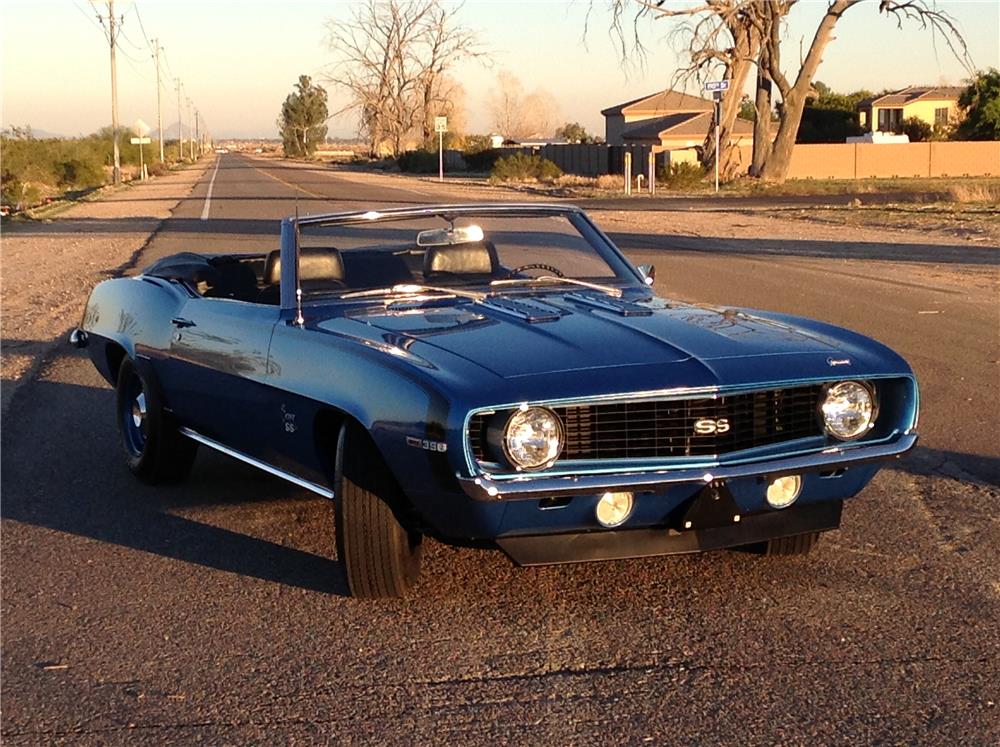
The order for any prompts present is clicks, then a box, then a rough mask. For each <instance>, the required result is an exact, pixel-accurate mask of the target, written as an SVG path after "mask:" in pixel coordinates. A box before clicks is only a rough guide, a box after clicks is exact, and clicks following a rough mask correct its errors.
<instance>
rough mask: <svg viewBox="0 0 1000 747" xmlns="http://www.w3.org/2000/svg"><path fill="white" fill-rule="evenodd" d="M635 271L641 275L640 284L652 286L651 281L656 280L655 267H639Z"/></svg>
mask: <svg viewBox="0 0 1000 747" xmlns="http://www.w3.org/2000/svg"><path fill="white" fill-rule="evenodd" d="M636 269H637V270H638V271H639V274H640V275H642V282H644V283H645V284H646V285H652V284H653V281H654V280H656V267H654V266H653V265H639V266H638V267H637V268H636Z"/></svg>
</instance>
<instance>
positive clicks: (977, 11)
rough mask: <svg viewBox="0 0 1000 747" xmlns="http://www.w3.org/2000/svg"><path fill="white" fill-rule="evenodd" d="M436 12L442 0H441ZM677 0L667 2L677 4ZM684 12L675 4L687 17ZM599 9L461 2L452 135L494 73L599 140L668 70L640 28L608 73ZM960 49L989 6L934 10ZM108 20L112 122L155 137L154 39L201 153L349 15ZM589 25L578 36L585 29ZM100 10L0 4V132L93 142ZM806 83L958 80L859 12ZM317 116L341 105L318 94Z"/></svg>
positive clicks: (477, 112) (100, 78) (132, 15)
mask: <svg viewBox="0 0 1000 747" xmlns="http://www.w3.org/2000/svg"><path fill="white" fill-rule="evenodd" d="M442 1H444V2H447V0H442ZM684 2H685V0H668V3H675V4H678V5H680V4H682V3H684ZM687 4H690V3H687ZM607 5H608V0H593V1H592V2H591V0H559V1H550V2H546V1H544V0H536V1H535V2H498V1H497V0H468V2H466V3H465V5H464V6H463V7H462V8H461V10H460V12H459V18H460V21H461V23H462V24H463V25H464V26H466V27H467V28H470V29H473V30H475V31H476V32H477V33H478V35H479V38H480V40H481V41H482V43H483V45H484V46H485V47H486V48H487V49H488V50H489V52H490V54H489V55H488V60H487V64H481V63H479V62H460V63H458V64H457V65H456V67H455V68H454V70H453V75H454V76H455V78H456V79H457V80H458V81H459V82H461V84H462V86H463V87H464V89H465V91H466V108H467V110H468V115H467V120H468V127H467V129H468V131H469V132H480V133H486V132H489V131H490V130H492V129H493V123H492V121H491V118H490V116H489V111H488V110H489V106H488V102H489V96H490V91H491V89H493V88H495V85H496V78H497V74H498V73H499V72H500V71H508V72H510V73H513V74H514V75H515V76H517V77H518V78H519V79H520V80H521V82H522V83H523V85H524V87H525V89H526V90H528V91H530V90H533V89H536V88H542V89H544V90H546V91H548V92H549V93H551V94H552V96H553V97H554V99H555V101H556V103H557V105H558V107H559V117H558V119H559V121H561V122H562V121H576V122H579V123H581V124H582V125H584V127H586V129H587V130H588V131H590V132H594V133H598V134H603V132H604V125H603V118H602V117H601V115H600V110H601V109H604V108H607V107H610V106H613V105H615V104H618V103H621V102H623V101H627V100H629V99H633V98H638V97H640V96H644V95H646V94H649V93H653V92H656V91H659V90H662V89H664V88H666V87H669V85H670V83H671V78H672V76H673V75H674V72H675V70H676V69H677V67H678V63H679V61H680V60H681V57H680V55H678V53H677V52H676V50H674V49H673V47H672V44H671V42H670V40H669V39H668V38H667V36H668V32H669V31H670V29H671V28H672V27H673V26H674V25H676V21H672V20H667V19H660V20H656V21H654V20H647V21H643V22H642V23H640V26H639V33H640V36H641V38H642V40H643V42H644V44H645V46H646V47H647V49H648V53H647V56H646V59H645V62H644V64H641V65H639V64H635V61H634V58H633V61H632V62H630V63H628V64H624V65H623V63H622V60H621V51H620V46H619V45H618V44H617V42H616V41H615V39H614V38H613V37H612V36H611V35H610V34H609V32H608V28H609V16H608V13H607V11H606V8H607ZM825 6H826V2H825V0H802V2H801V3H800V5H799V6H797V7H796V8H795V10H794V11H793V13H792V16H791V20H790V23H789V26H788V28H787V31H786V36H785V43H784V46H783V50H784V56H785V59H786V60H788V59H791V60H797V58H798V49H799V45H800V43H802V44H804V45H805V46H806V48H808V44H809V42H810V41H811V39H812V36H813V33H814V32H815V28H816V24H817V22H818V19H819V18H820V17H821V15H822V12H823V9H824V8H825ZM938 6H939V7H941V8H943V9H945V10H947V11H948V12H949V13H950V14H951V15H952V16H953V17H954V18H955V19H956V22H957V25H958V27H959V28H960V30H961V32H962V33H963V35H964V36H965V39H966V41H967V42H968V45H969V51H970V54H971V57H972V60H973V63H974V64H975V66H976V67H977V68H981V69H982V68H987V67H998V68H1000V0H938ZM115 8H116V15H121V16H124V23H123V37H122V39H121V44H120V48H121V50H122V51H121V52H120V53H119V55H118V98H119V121H120V122H121V124H122V125H123V126H128V125H130V124H131V123H132V122H134V121H135V120H136V119H137V118H142V119H143V120H144V121H146V122H147V123H149V124H150V125H152V126H153V127H154V128H155V127H156V117H157V103H156V72H155V65H154V63H153V60H152V54H151V51H150V47H149V45H148V43H147V40H151V39H154V38H158V39H159V40H160V44H161V45H162V46H163V48H164V50H165V56H164V60H163V63H165V64H163V65H162V82H163V90H162V110H163V119H164V127H165V128H169V127H170V126H171V125H172V124H173V123H175V122H176V121H177V94H176V92H175V88H174V79H175V78H180V80H181V81H182V85H183V92H182V98H183V100H182V105H183V107H184V118H185V120H186V119H187V113H186V99H187V98H190V99H191V100H192V102H193V104H194V106H195V107H196V108H197V109H198V110H199V112H200V113H201V115H202V118H203V120H204V121H205V122H206V123H207V126H208V129H209V131H210V132H211V133H212V135H213V136H214V137H215V138H216V139H223V138H230V137H238V138H257V137H276V135H277V128H276V126H275V120H276V119H277V116H278V112H279V109H280V107H281V102H282V101H283V100H284V98H285V96H287V95H288V93H289V92H290V91H291V89H292V87H293V85H294V84H295V82H296V80H297V79H298V76H299V75H301V74H308V75H313V76H314V77H316V79H317V81H318V82H322V80H321V77H322V74H323V69H324V67H325V66H326V65H327V64H328V63H329V62H330V61H331V59H332V54H331V52H330V50H329V49H328V48H327V47H326V44H325V41H324V39H325V36H326V31H325V24H326V22H327V20H329V19H331V18H339V19H343V18H346V17H347V16H348V15H349V14H350V11H351V5H350V3H349V2H343V1H342V2H333V1H331V0H326V1H325V2H319V1H317V0H301V1H295V0H284V1H283V2H274V1H273V0H272V1H271V2H258V1H257V0H242V1H240V2H236V1H234V0H117V2H116V3H115ZM588 8H591V12H590V15H589V31H588V30H586V27H587V21H588ZM98 9H100V10H102V11H104V12H105V13H106V3H104V2H99V3H91V2H89V1H88V0H3V1H2V3H0V45H2V94H0V95H2V106H3V109H2V116H0V120H2V125H3V126H4V127H8V126H11V125H22V126H23V125H31V126H32V128H33V129H35V130H40V131H44V132H48V133H53V134H58V135H77V134H85V133H89V132H93V131H95V130H97V129H98V128H100V127H103V126H106V125H108V124H110V122H111V94H110V61H109V50H108V44H107V41H106V39H105V37H104V34H103V31H102V29H101V27H100V25H99V24H98V21H97V19H96V14H97V12H98ZM835 36H836V38H835V40H834V41H833V42H832V43H831V44H830V46H829V47H828V48H827V51H826V54H825V55H824V60H823V64H822V65H821V67H820V69H819V73H818V75H817V79H818V80H822V81H823V82H824V83H826V84H827V85H829V86H831V87H832V88H833V89H834V90H838V91H844V92H847V91H853V90H857V89H861V88H867V89H871V90H876V91H878V90H882V89H886V88H902V87H904V86H907V85H916V84H952V85H957V84H960V83H961V82H962V80H963V79H964V78H965V77H967V73H966V72H965V70H964V69H963V68H962V66H961V65H960V64H959V63H958V61H957V60H956V59H955V58H954V57H953V55H952V54H951V52H950V51H949V50H948V49H947V47H946V46H945V45H944V44H943V43H941V42H940V41H938V43H937V45H936V47H935V45H934V44H933V42H932V37H931V35H930V33H929V32H927V31H922V30H920V29H919V28H918V27H915V26H914V25H913V24H908V25H904V28H903V29H898V28H897V27H896V24H895V22H894V21H893V20H892V19H888V18H886V17H884V16H881V15H879V13H878V2H877V0H872V2H867V3H863V4H861V5H859V6H857V7H855V8H852V9H851V10H849V11H848V12H847V13H846V14H845V15H844V16H843V18H842V19H841V21H840V23H839V24H838V26H837V29H836V32H835ZM329 93H330V110H331V111H334V110H337V109H339V108H341V106H343V105H344V104H345V103H346V100H345V99H344V98H343V95H342V94H341V93H339V92H338V91H336V90H334V89H330V91H329ZM329 124H330V135H331V136H348V137H349V136H353V135H354V134H355V133H356V130H357V119H356V116H355V115H353V114H346V115H341V116H339V117H336V118H334V119H332V120H331V122H330V123H329Z"/></svg>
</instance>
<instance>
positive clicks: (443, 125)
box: [434, 117, 448, 132]
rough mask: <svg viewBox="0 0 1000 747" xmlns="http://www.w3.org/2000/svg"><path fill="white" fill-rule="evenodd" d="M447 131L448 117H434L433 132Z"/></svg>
mask: <svg viewBox="0 0 1000 747" xmlns="http://www.w3.org/2000/svg"><path fill="white" fill-rule="evenodd" d="M447 131H448V118H447V117H434V132H447Z"/></svg>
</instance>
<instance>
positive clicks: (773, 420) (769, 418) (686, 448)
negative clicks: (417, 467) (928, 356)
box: [468, 385, 823, 462]
mask: <svg viewBox="0 0 1000 747" xmlns="http://www.w3.org/2000/svg"><path fill="white" fill-rule="evenodd" d="M822 390H823V387H822V386H821V385H815V386H806V387H795V388H792V389H772V390H768V391H763V392H747V393H741V394H730V395H725V396H719V397H717V398H715V399H713V398H711V397H704V398H700V399H689V400H670V401H658V402H614V403H600V404H592V405H569V406H566V407H554V408H552V409H553V411H555V413H556V414H557V415H559V417H560V418H561V419H562V422H563V426H564V428H565V431H566V446H565V448H564V449H563V453H562V456H560V458H559V460H560V461H562V460H566V459H581V460H588V459H591V460H604V459H647V458H664V457H690V456H718V455H722V454H727V453H730V452H733V451H742V450H743V449H752V448H755V447H758V446H767V445H769V444H776V443H781V442H783V441H792V440H795V439H799V438H808V437H810V436H820V435H822V434H823V426H822V423H821V420H820V416H819V401H820V396H821V395H822ZM491 417H494V416H491V415H474V416H473V417H472V419H471V421H470V422H469V434H468V437H469V446H470V448H471V450H472V454H473V456H474V457H475V458H476V460H477V461H480V462H496V461H501V456H500V455H494V454H490V453H488V448H489V447H488V446H487V438H486V428H487V425H488V423H489V421H490V419H491ZM502 419H503V416H502V415H501V417H500V418H498V420H501V421H502ZM698 421H709V422H710V423H714V424H715V425H716V430H717V431H724V432H715V433H696V431H695V423H697V422H698ZM721 421H725V424H726V425H728V430H726V429H725V426H724V425H723V424H722V422H721ZM701 425H702V429H703V430H705V429H708V430H710V428H709V427H708V424H707V423H702V424H701Z"/></svg>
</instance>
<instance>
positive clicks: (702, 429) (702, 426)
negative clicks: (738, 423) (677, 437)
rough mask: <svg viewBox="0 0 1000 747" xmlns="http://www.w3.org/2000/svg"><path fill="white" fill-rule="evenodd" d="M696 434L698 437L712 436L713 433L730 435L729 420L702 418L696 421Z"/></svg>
mask: <svg viewBox="0 0 1000 747" xmlns="http://www.w3.org/2000/svg"><path fill="white" fill-rule="evenodd" d="M694 432H695V435H697V436H711V435H712V434H713V433H728V432H729V418H719V419H718V420H714V419H712V418H701V419H700V420H696V421H694Z"/></svg>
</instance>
